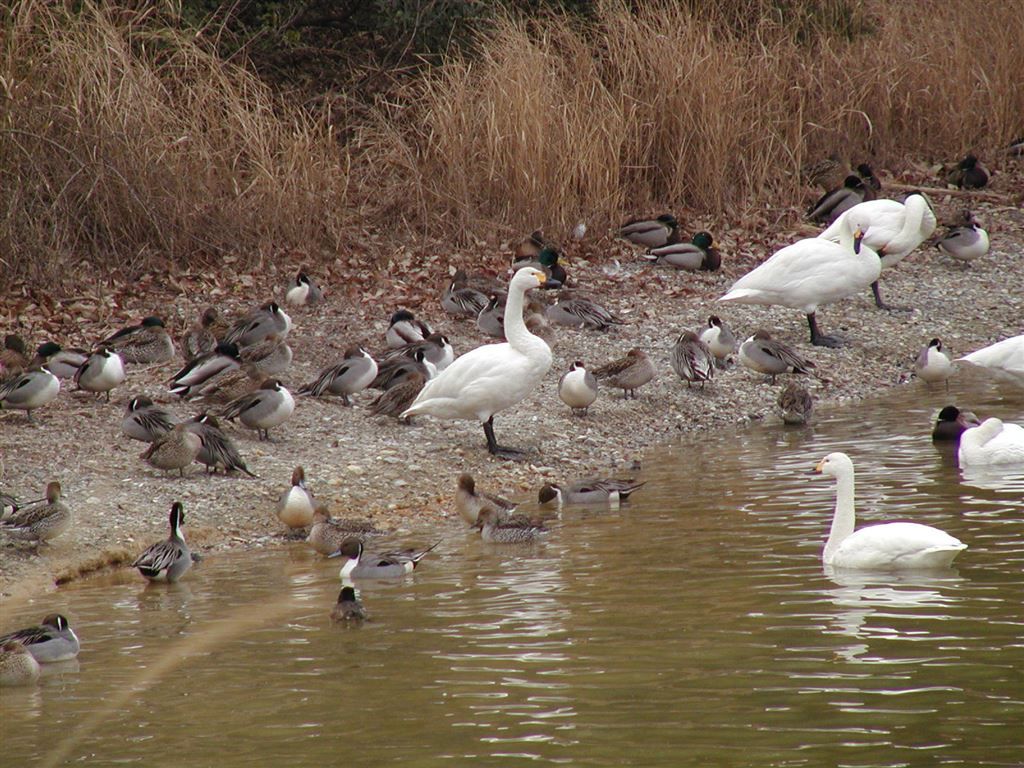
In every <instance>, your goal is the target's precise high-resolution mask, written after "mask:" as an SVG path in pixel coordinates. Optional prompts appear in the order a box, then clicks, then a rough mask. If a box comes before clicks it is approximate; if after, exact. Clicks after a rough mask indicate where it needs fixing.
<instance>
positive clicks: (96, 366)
mask: <svg viewBox="0 0 1024 768" xmlns="http://www.w3.org/2000/svg"><path fill="white" fill-rule="evenodd" d="M124 380H125V372H124V362H123V361H122V360H121V356H120V355H119V354H118V353H117V352H115V351H114V350H112V349H110V348H109V347H100V348H99V349H97V350H96V351H95V352H93V353H92V354H91V355H89V357H88V358H87V359H86V361H85V362H84V363H83V364H82V367H81V368H79V369H78V372H77V373H76V374H75V386H76V387H78V388H79V389H83V390H85V391H86V392H95V393H96V394H105V395H106V396H107V402H108V403H109V402H110V390H112V389H113V388H114V387H116V386H117V385H118V384H120V383H121V382H123V381H124Z"/></svg>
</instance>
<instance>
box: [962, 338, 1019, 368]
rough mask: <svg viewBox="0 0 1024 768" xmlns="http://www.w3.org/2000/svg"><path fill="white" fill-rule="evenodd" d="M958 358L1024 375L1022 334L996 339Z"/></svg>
mask: <svg viewBox="0 0 1024 768" xmlns="http://www.w3.org/2000/svg"><path fill="white" fill-rule="evenodd" d="M959 359H960V360H963V361H965V362H968V363H973V364H974V365H980V366H983V367H985V368H999V369H1000V370H1003V371H1007V372H1008V373H1015V374H1017V375H1019V376H1024V334H1021V335H1020V336H1011V337H1010V338H1009V339H1003V340H1002V341H997V342H996V343H995V344H990V345H989V346H987V347H982V348H981V349H979V350H978V351H977V352H971V354H969V355H965V356H964V357H961V358H959Z"/></svg>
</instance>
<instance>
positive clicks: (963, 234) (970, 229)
mask: <svg viewBox="0 0 1024 768" xmlns="http://www.w3.org/2000/svg"><path fill="white" fill-rule="evenodd" d="M961 220H962V221H963V223H962V224H960V225H957V226H951V227H949V229H948V231H947V232H946V234H945V236H944V237H943V238H942V239H941V240H939V241H938V242H937V243H936V244H935V247H936V248H938V249H939V250H940V251H941V252H942V253H944V254H946V255H947V256H950V257H952V258H954V259H956V260H957V261H960V262H963V263H965V264H967V263H970V262H972V261H974V260H975V259H979V258H981V257H982V256H984V255H985V254H987V253H988V248H989V242H988V232H986V231H985V230H984V229H982V228H981V227H980V226H978V222H976V221H975V220H974V215H973V214H972V213H971V212H970V211H964V212H963V214H962V215H961Z"/></svg>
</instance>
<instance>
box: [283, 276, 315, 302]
mask: <svg viewBox="0 0 1024 768" xmlns="http://www.w3.org/2000/svg"><path fill="white" fill-rule="evenodd" d="M323 297H324V293H323V291H321V290H320V286H319V285H317V284H316V282H315V281H314V280H313V278H311V277H310V276H309V275H307V274H306V273H305V272H299V273H298V274H297V275H296V276H295V282H294V283H292V285H291V287H289V288H288V292H287V293H286V294H285V296H284V300H285V302H286V303H288V304H291V305H292V306H296V307H302V306H309V305H313V304H318V303H319V302H320V301H321V300H322V299H323Z"/></svg>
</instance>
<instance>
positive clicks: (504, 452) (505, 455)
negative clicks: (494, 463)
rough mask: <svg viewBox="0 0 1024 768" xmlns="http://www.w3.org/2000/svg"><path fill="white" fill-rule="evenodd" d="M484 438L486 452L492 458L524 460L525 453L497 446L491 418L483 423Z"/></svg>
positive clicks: (492, 418) (516, 449)
mask: <svg viewBox="0 0 1024 768" xmlns="http://www.w3.org/2000/svg"><path fill="white" fill-rule="evenodd" d="M484 436H485V437H486V438H487V452H488V453H490V454H491V455H492V456H497V457H498V458H499V459H508V460H509V461H523V460H524V459H525V458H526V451H522V450H520V449H518V448H507V447H505V446H503V445H498V441H497V440H496V439H495V437H494V417H493V416H491V418H489V419H488V420H487V421H485V422H484Z"/></svg>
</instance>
